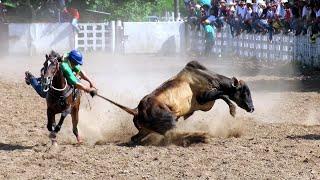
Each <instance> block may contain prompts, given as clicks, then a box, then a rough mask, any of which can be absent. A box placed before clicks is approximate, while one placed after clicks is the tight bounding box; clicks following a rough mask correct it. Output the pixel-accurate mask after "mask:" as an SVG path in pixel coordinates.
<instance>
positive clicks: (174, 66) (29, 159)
mask: <svg viewBox="0 0 320 180" xmlns="http://www.w3.org/2000/svg"><path fill="white" fill-rule="evenodd" d="M43 60H44V59H43V57H33V58H30V57H15V58H13V57H4V58H3V57H2V58H0V61H1V62H0V63H1V66H0V87H1V90H0V122H1V123H0V161H1V163H0V179H320V165H319V164H320V94H319V92H320V78H319V77H320V76H316V75H314V76H301V75H299V74H297V73H294V72H295V71H294V70H292V71H290V72H289V71H288V72H289V74H290V76H284V75H283V74H288V73H287V72H282V73H275V72H276V70H274V69H272V68H268V67H263V66H262V65H259V64H255V63H250V62H236V63H235V62H230V61H225V60H214V61H213V60H204V59H199V61H202V62H203V63H204V64H205V65H206V66H208V67H209V68H210V69H212V70H213V71H216V72H219V73H222V74H224V75H227V76H230V77H232V76H236V77H239V78H241V79H244V80H246V81H247V82H248V84H249V87H250V88H251V91H252V96H253V102H254V104H255V109H256V111H255V112H254V113H253V114H248V113H246V112H244V111H243V110H242V109H240V108H237V115H236V117H235V118H232V117H231V116H230V115H229V114H228V109H227V106H226V104H224V103H223V102H221V101H217V104H216V105H215V106H214V108H213V109H212V110H211V111H210V112H206V113H204V112H197V113H195V114H194V115H193V116H192V117H191V118H190V119H188V120H186V121H183V120H180V121H179V122H178V129H179V130H181V131H190V132H191V131H201V132H208V133H209V135H210V138H209V141H208V143H207V144H193V145H191V146H188V147H182V146H177V145H168V146H155V145H149V146H136V147H130V146H128V145H126V142H128V141H129V139H130V137H131V136H132V135H133V134H134V133H136V130H135V128H134V127H133V123H132V117H130V116H129V115H127V114H126V113H125V112H123V111H121V110H119V109H118V108H116V107H114V106H112V105H110V104H109V103H107V102H105V101H103V100H101V99H99V98H94V99H92V98H91V97H89V96H87V95H83V96H82V108H81V112H80V125H79V128H80V133H81V135H82V137H83V138H84V139H85V143H84V144H83V145H80V146H78V145H76V139H75V138H74V136H73V134H72V129H71V122H70V118H67V120H66V122H65V124H64V125H63V127H62V131H61V132H60V133H59V135H58V143H59V146H58V147H56V148H52V147H51V142H50V140H49V138H48V132H47V129H46V113H45V112H46V104H45V101H44V99H41V98H40V97H39V96H37V95H36V93H35V92H34V91H33V89H32V88H31V87H30V86H27V85H26V84H25V83H24V80H23V78H24V71H25V70H27V69H29V70H31V71H32V72H33V73H34V74H38V72H39V69H40V67H41V64H42V62H43ZM189 60H190V59H188V57H180V58H178V57H158V56H152V55H148V56H138V55H137V56H111V55H101V54H100V55H92V54H91V55H90V54H88V55H86V64H85V65H84V67H83V68H84V69H85V70H86V71H87V72H88V74H90V75H91V76H92V78H93V79H94V80H95V81H96V82H97V83H96V84H97V87H98V88H99V91H100V93H101V94H103V95H105V96H107V97H110V98H111V99H114V100H115V101H117V102H119V103H122V104H124V105H127V106H129V107H135V106H136V105H137V104H138V102H139V100H140V99H141V98H142V97H143V96H144V95H145V94H147V93H149V92H151V91H152V90H153V89H155V88H156V87H157V86H158V85H159V84H161V83H162V82H164V81H165V80H167V79H168V78H170V77H171V76H173V75H174V74H176V73H177V72H178V71H179V70H180V69H181V68H183V66H184V65H185V64H186V62H188V61H189ZM287 70H288V69H287ZM90 107H91V108H90ZM57 118H58V117H57ZM157 138H159V137H157Z"/></svg>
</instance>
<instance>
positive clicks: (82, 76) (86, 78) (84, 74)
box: [79, 70, 95, 88]
mask: <svg viewBox="0 0 320 180" xmlns="http://www.w3.org/2000/svg"><path fill="white" fill-rule="evenodd" d="M79 75H80V77H81V78H82V79H84V80H86V81H88V82H89V83H90V87H93V88H95V85H94V84H93V82H92V81H91V79H90V78H89V76H88V75H87V73H86V72H85V71H83V70H81V71H80V73H79Z"/></svg>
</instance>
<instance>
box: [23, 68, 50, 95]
mask: <svg viewBox="0 0 320 180" xmlns="http://www.w3.org/2000/svg"><path fill="white" fill-rule="evenodd" d="M26 83H27V84H31V86H32V87H33V89H35V90H36V92H37V93H38V94H39V95H40V96H41V97H42V98H45V97H46V96H47V93H46V92H44V91H43V88H42V86H41V83H40V78H36V77H34V76H33V75H32V74H31V73H30V72H26Z"/></svg>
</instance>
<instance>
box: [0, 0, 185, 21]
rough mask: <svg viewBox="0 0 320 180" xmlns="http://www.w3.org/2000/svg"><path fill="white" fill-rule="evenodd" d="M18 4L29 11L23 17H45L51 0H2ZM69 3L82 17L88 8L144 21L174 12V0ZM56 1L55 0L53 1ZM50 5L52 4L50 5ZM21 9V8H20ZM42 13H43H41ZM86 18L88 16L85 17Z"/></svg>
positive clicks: (123, 18)
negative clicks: (149, 17) (151, 16)
mask: <svg viewBox="0 0 320 180" xmlns="http://www.w3.org/2000/svg"><path fill="white" fill-rule="evenodd" d="M2 1H3V2H5V3H10V4H12V5H14V6H17V9H23V10H24V11H23V12H28V14H29V15H27V16H25V15H22V14H21V12H22V11H20V13H18V15H21V16H22V17H29V16H30V17H31V18H41V17H42V18H43V13H42V12H43V11H44V10H45V9H46V8H47V6H48V4H49V3H50V0H2ZM66 1H67V5H69V6H73V7H76V8H78V9H79V10H80V13H81V14H82V17H84V16H86V15H88V14H87V13H84V12H85V10H86V9H90V10H97V11H102V12H108V13H111V15H109V16H108V15H106V16H104V18H106V19H107V20H117V19H120V20H122V21H143V20H145V19H146V17H147V16H149V15H154V16H164V15H165V12H173V9H174V7H173V2H174V0H81V1H78V0H66ZM179 1H180V10H182V9H184V5H183V0H179ZM52 2H56V0H55V1H51V3H52ZM49 6H50V5H49ZM18 11H19V10H18ZM41 13H42V14H41ZM84 19H86V18H84Z"/></svg>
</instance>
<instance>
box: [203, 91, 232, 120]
mask: <svg viewBox="0 0 320 180" xmlns="http://www.w3.org/2000/svg"><path fill="white" fill-rule="evenodd" d="M217 99H222V100H223V101H224V102H226V103H227V104H228V106H229V112H230V114H231V116H233V117H234V116H235V115H236V106H235V105H234V104H233V103H232V102H231V101H230V99H229V98H228V97H227V96H226V95H223V92H222V91H219V90H217V89H213V90H211V91H207V92H204V93H203V94H201V95H200V96H199V97H198V99H197V100H198V102H199V104H205V103H207V102H209V101H214V100H217Z"/></svg>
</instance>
